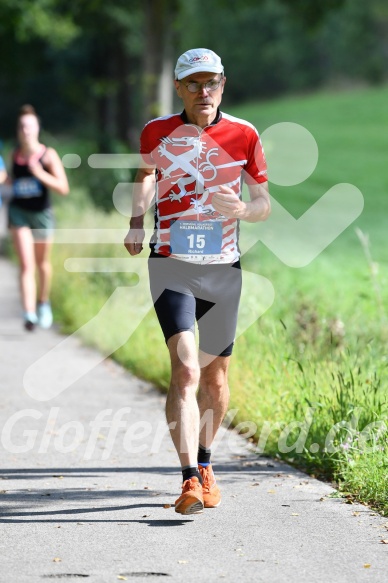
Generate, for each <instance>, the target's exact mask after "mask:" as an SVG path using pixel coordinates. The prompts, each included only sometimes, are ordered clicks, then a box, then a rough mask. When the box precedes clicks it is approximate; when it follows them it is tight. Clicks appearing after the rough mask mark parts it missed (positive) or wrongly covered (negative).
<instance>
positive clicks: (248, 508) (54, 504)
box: [0, 258, 388, 583]
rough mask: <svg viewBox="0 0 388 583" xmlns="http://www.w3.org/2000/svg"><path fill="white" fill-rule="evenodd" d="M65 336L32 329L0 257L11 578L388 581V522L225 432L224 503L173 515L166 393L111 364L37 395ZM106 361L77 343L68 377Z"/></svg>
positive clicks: (0, 496)
mask: <svg viewBox="0 0 388 583" xmlns="http://www.w3.org/2000/svg"><path fill="white" fill-rule="evenodd" d="M62 341H63V337H62V336H60V334H59V333H58V331H57V330H56V329H55V327H54V328H53V329H52V330H50V331H43V330H36V331H34V332H33V333H28V332H26V331H24V329H23V327H22V323H21V319H20V306H19V296H18V291H17V274H16V270H15V267H14V266H13V265H11V264H10V263H9V262H8V261H6V260H5V259H4V258H0V343H1V347H0V348H1V349H0V385H1V386H0V390H1V398H0V428H1V431H2V433H1V445H0V523H1V524H0V581H1V583H3V582H4V583H9V582H11V581H12V582H16V583H35V582H36V583H37V582H43V581H46V580H47V581H49V580H64V581H69V582H76V581H81V580H85V581H90V582H91V583H92V582H93V583H110V582H112V583H114V582H115V581H125V580H127V581H138V582H141V581H144V580H145V579H146V580H147V581H171V582H172V581H176V582H180V581H182V582H185V581H188V582H191V581H206V582H208V583H212V582H213V581H230V582H232V581H233V582H235V581H237V582H239V581H243V582H254V583H259V582H265V583H278V582H287V583H293V582H295V583H319V582H322V583H323V582H325V583H328V582H329V583H342V582H349V583H350V582H352V583H353V582H356V583H358V582H360V583H361V582H369V581H370V582H373V583H380V582H381V583H383V582H384V583H387V581H388V545H386V544H384V543H382V542H381V541H382V540H385V539H388V519H387V518H385V519H384V518H383V517H381V516H379V515H377V514H375V513H374V512H372V511H371V510H370V509H369V508H367V507H365V506H362V505H357V504H346V503H345V501H344V500H343V499H339V498H334V497H330V495H333V493H334V494H335V491H334V490H333V489H332V488H331V487H330V485H328V484H325V483H322V482H319V481H317V480H315V479H312V478H310V477H308V476H307V475H305V474H303V473H301V472H299V471H296V470H295V469H293V468H291V467H289V466H287V465H284V464H282V463H279V462H278V461H272V460H269V459H266V458H262V457H257V456H256V455H255V454H254V453H253V452H252V450H251V449H249V447H248V445H247V443H246V442H245V441H244V440H243V439H242V438H241V437H239V436H238V435H237V434H236V433H235V432H233V431H230V430H226V429H224V428H223V429H222V431H221V432H220V438H219V440H218V443H217V449H216V452H215V455H214V465H215V472H216V475H217V477H218V480H219V485H220V487H221V489H222V492H223V500H222V505H221V506H220V507H219V508H217V509H209V510H206V511H205V512H204V513H203V514H200V515H195V516H189V517H184V516H181V515H178V514H176V513H175V511H174V508H173V504H174V501H175V499H176V498H177V496H178V494H179V490H180V472H179V469H178V466H177V457H176V454H175V452H174V450H173V446H172V442H171V440H170V437H169V436H168V435H167V434H166V424H165V421H164V412H163V410H164V399H165V398H164V397H163V395H161V394H160V393H159V392H158V391H157V390H155V389H154V388H153V387H152V386H150V385H149V384H147V383H145V382H143V381H141V380H139V379H137V378H135V377H134V376H132V375H131V374H129V373H128V372H126V371H125V370H123V369H122V368H121V367H120V366H118V365H117V364H115V363H114V362H113V361H111V360H109V359H108V360H105V361H104V362H102V363H101V364H99V365H97V366H96V367H94V368H93V369H92V370H91V372H89V373H87V374H85V375H84V376H83V377H82V378H80V379H79V380H78V381H76V382H75V383H74V384H73V385H72V386H70V387H69V388H68V389H66V390H64V391H63V392H62V393H61V394H59V395H58V396H56V397H54V398H52V399H51V400H47V401H39V400H36V398H34V397H33V396H30V395H29V394H28V393H27V392H26V390H25V388H24V384H23V378H24V375H25V373H26V372H28V370H29V367H30V366H31V365H33V364H34V363H35V362H37V361H38V359H39V358H40V357H41V356H43V355H45V354H47V353H49V351H50V350H52V349H53V348H54V347H55V346H59V345H60V343H61V342H62ZM95 356H96V353H95V352H94V351H93V350H91V349H89V348H85V347H83V346H81V345H80V344H79V342H78V341H77V340H76V339H73V338H70V340H68V342H67V343H66V344H65V345H64V347H63V350H62V364H63V369H62V370H59V372H58V375H61V374H62V375H63V374H65V373H66V371H67V370H71V367H72V366H73V363H76V362H79V361H80V359H81V360H82V361H83V362H87V361H88V360H90V362H91V363H93V362H94V359H95ZM166 358H167V353H166ZM52 377H53V375H51V378H52ZM35 382H39V379H38V380H37V379H35ZM42 382H43V379H42ZM52 382H55V380H54V381H52ZM232 390H233V387H232ZM115 415H116V418H115V419H116V421H115V423H113V422H112V420H113V418H114V416H115ZM120 416H121V425H120ZM98 419H100V420H101V421H102V425H101V423H100V422H99V421H98ZM96 420H97V421H96ZM104 422H105V425H104ZM113 430H117V434H116V436H115V438H114V439H113V437H114V436H113V433H112V432H113Z"/></svg>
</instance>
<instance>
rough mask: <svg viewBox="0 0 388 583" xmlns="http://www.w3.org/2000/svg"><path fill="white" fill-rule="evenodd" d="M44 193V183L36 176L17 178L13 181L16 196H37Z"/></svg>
mask: <svg viewBox="0 0 388 583" xmlns="http://www.w3.org/2000/svg"><path fill="white" fill-rule="evenodd" d="M42 193H43V190H42V184H41V183H40V182H39V180H37V179H36V178H34V177H32V176H31V177H30V176H28V177H27V178H17V179H16V180H15V181H14V183H13V195H14V197H15V198H36V197H37V196H41V195H42Z"/></svg>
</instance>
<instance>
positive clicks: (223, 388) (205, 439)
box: [197, 353, 230, 449]
mask: <svg viewBox="0 0 388 583" xmlns="http://www.w3.org/2000/svg"><path fill="white" fill-rule="evenodd" d="M206 357H207V355H206V354H204V353H202V354H201V353H200V355H199V361H200V363H202V362H204V361H205V362H207V360H206ZM229 362H230V356H217V357H215V358H213V360H212V361H211V362H210V363H209V364H207V365H206V366H203V367H202V368H201V374H200V380H199V391H198V396H197V400H198V407H199V412H200V416H201V423H202V427H201V431H200V434H199V443H200V444H201V445H202V447H204V448H206V449H208V448H210V446H211V444H212V443H213V440H214V438H215V436H216V434H217V431H218V429H219V428H220V426H221V423H222V421H223V420H224V417H225V415H226V413H227V410H228V405H229V385H228V369H229Z"/></svg>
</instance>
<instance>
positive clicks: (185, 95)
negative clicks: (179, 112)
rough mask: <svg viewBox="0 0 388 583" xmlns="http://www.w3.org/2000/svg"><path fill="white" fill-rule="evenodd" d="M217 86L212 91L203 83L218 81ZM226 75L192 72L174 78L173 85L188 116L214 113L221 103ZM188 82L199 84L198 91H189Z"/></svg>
mask: <svg viewBox="0 0 388 583" xmlns="http://www.w3.org/2000/svg"><path fill="white" fill-rule="evenodd" d="M220 80H221V83H220V85H219V87H218V88H217V89H215V90H213V91H211V90H209V89H207V88H206V87H204V83H209V82H215V81H220ZM225 81H226V77H222V76H221V74H220V73H193V74H192V75H189V76H188V77H185V78H184V79H182V80H181V81H177V80H175V87H176V90H177V94H178V96H179V97H180V98H181V99H182V100H183V104H184V107H185V110H186V113H187V114H188V116H189V117H190V116H193V117H194V118H196V117H197V116H204V115H205V116H212V115H214V116H215V114H216V112H217V108H218V106H219V105H220V103H221V100H222V94H223V92H224V85H225ZM189 83H199V84H201V85H200V87H199V88H198V91H195V92H191V91H189V89H188V87H187V85H188V84H189Z"/></svg>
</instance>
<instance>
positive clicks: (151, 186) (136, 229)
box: [124, 167, 155, 255]
mask: <svg viewBox="0 0 388 583" xmlns="http://www.w3.org/2000/svg"><path fill="white" fill-rule="evenodd" d="M154 194H155V168H153V167H147V168H140V169H139V170H138V171H137V174H136V177H135V183H134V186H133V196H132V216H131V220H130V222H129V226H130V229H129V231H128V234H127V236H126V237H125V240H124V246H125V248H126V249H127V251H128V253H130V255H138V254H139V253H141V251H142V250H143V240H144V229H143V226H144V216H145V214H146V212H147V210H148V209H149V207H150V206H151V203H152V200H153V197H154Z"/></svg>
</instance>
